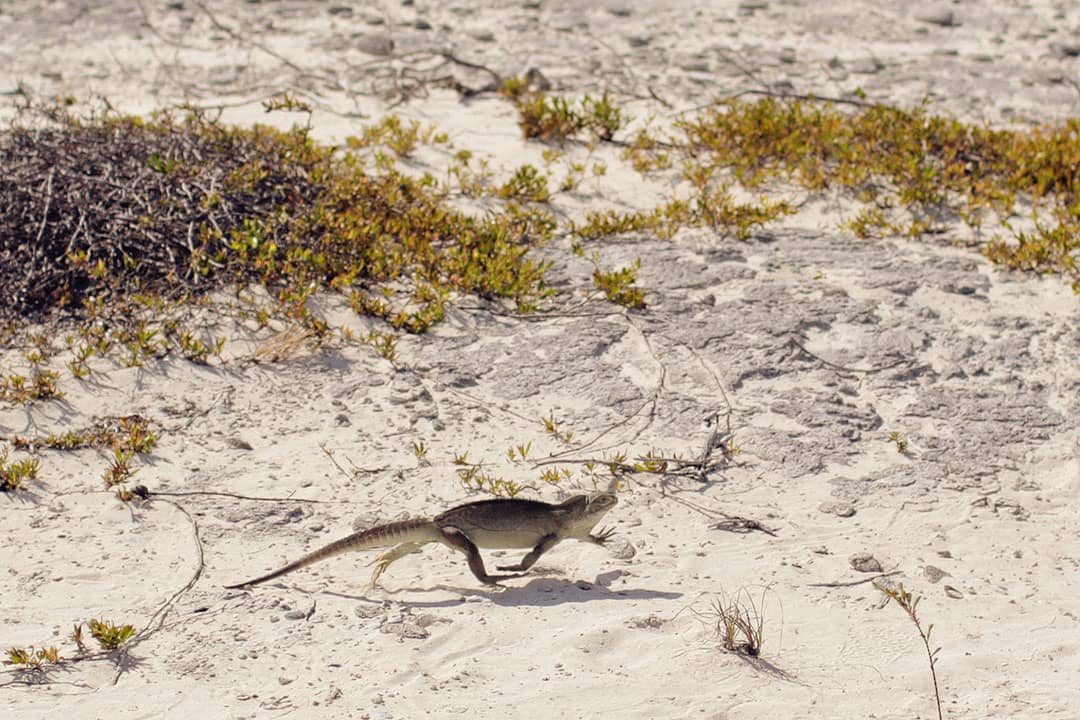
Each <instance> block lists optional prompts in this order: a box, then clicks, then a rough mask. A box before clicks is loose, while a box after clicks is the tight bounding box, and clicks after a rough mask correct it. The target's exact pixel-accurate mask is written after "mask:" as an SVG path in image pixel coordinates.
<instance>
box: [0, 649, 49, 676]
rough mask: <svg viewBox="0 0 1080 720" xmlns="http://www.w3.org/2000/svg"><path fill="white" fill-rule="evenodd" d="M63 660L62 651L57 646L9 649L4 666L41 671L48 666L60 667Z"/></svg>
mask: <svg viewBox="0 0 1080 720" xmlns="http://www.w3.org/2000/svg"><path fill="white" fill-rule="evenodd" d="M62 660H63V658H61V657H60V650H59V649H57V648H56V647H55V646H50V647H47V648H35V647H34V646H32V645H31V646H30V647H26V648H18V647H13V648H8V651H7V659H6V660H4V664H5V665H17V666H20V667H22V668H26V669H29V670H36V671H40V670H42V669H44V667H45V666H46V665H58V664H59V663H60V662H61V661H62Z"/></svg>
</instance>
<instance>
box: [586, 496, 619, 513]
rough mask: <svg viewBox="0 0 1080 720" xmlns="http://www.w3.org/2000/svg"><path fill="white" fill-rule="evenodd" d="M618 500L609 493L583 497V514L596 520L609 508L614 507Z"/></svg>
mask: <svg viewBox="0 0 1080 720" xmlns="http://www.w3.org/2000/svg"><path fill="white" fill-rule="evenodd" d="M618 502H619V498H617V497H615V496H614V495H612V494H611V493H606V492H594V493H589V494H588V495H586V496H585V514H586V515H593V516H595V517H596V518H597V519H599V518H600V516H601V515H603V514H604V513H606V512H607V511H608V510H610V509H611V508H613V507H615V506H616V505H617V504H618Z"/></svg>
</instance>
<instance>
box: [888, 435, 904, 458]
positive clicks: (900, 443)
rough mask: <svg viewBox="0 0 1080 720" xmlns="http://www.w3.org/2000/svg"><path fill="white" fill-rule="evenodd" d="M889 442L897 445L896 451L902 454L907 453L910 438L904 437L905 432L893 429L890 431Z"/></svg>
mask: <svg viewBox="0 0 1080 720" xmlns="http://www.w3.org/2000/svg"><path fill="white" fill-rule="evenodd" d="M889 442H891V443H892V444H893V445H895V446H896V451H897V452H898V453H900V454H901V455H906V454H907V451H908V439H907V438H906V437H904V433H902V432H900V431H899V430H893V431H892V432H890V433H889Z"/></svg>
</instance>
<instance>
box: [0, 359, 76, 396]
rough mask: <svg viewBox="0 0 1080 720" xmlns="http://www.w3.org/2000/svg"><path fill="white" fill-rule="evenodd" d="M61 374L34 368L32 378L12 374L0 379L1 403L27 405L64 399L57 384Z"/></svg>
mask: <svg viewBox="0 0 1080 720" xmlns="http://www.w3.org/2000/svg"><path fill="white" fill-rule="evenodd" d="M59 379H60V376H59V374H57V373H55V372H53V371H52V370H42V369H41V368H40V367H36V366H35V367H34V368H33V370H32V373H31V375H30V377H29V378H28V377H26V376H25V375H19V374H18V373H11V374H9V375H6V376H3V377H0V402H7V403H13V404H16V405H25V404H27V403H29V402H33V401H34V400H49V399H55V398H62V397H64V393H62V392H61V391H60V388H59V386H58V385H57V384H56V383H57V380H59Z"/></svg>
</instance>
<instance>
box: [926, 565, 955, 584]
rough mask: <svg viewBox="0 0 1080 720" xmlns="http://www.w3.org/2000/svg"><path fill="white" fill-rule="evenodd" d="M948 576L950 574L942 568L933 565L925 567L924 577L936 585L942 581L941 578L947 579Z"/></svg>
mask: <svg viewBox="0 0 1080 720" xmlns="http://www.w3.org/2000/svg"><path fill="white" fill-rule="evenodd" d="M948 574H949V573H947V572H945V571H944V570H942V569H941V568H939V567H934V566H933V565H926V566H925V567H923V575H924V576H925V577H926V579H927V581H928V582H930V583H936V582H938V581H939V580H941V578H943V577H946V576H947V575H948Z"/></svg>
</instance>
